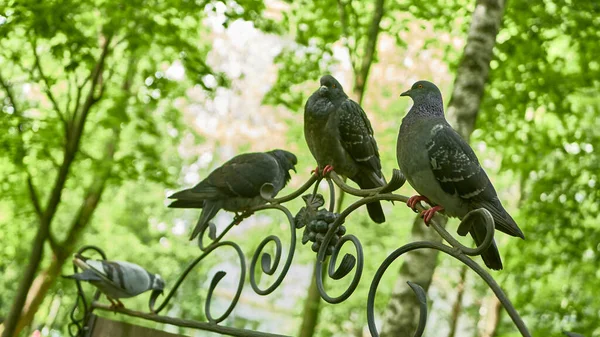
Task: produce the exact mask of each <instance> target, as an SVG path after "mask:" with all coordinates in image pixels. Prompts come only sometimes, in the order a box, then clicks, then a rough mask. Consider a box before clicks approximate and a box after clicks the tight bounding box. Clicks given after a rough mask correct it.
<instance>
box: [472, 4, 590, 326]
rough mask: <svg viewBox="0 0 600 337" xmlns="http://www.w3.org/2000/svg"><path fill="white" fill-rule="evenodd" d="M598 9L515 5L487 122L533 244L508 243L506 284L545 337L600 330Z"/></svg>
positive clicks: (495, 69) (486, 105) (485, 129)
mask: <svg viewBox="0 0 600 337" xmlns="http://www.w3.org/2000/svg"><path fill="white" fill-rule="evenodd" d="M599 12H600V8H599V7H598V3H597V2H594V1H581V2H578V3H577V6H571V5H570V3H569V2H567V1H551V2H549V3H547V4H535V5H532V4H531V3H530V2H527V1H514V2H513V1H510V2H508V6H507V9H506V19H505V22H504V26H505V27H506V29H505V30H504V31H503V32H502V33H501V36H500V38H499V40H500V42H499V43H498V45H497V47H496V48H497V49H496V52H495V60H494V61H493V64H492V71H491V73H490V79H491V81H490V87H489V92H490V95H488V96H486V98H485V100H484V102H483V111H488V112H489V113H485V114H482V115H481V118H480V120H479V123H480V124H479V125H480V126H481V130H482V133H483V134H485V135H486V136H485V141H486V144H487V145H488V146H489V147H490V148H491V149H493V150H494V151H496V152H497V153H498V154H499V155H500V156H501V159H502V167H503V168H506V169H510V170H512V171H514V172H515V177H516V179H515V180H517V181H518V182H519V183H518V191H519V192H518V194H519V195H520V198H519V199H520V200H519V202H518V205H519V209H520V212H519V220H518V221H519V224H523V227H522V228H523V231H524V233H525V235H526V240H525V241H523V242H520V241H517V242H515V244H514V245H511V246H510V247H508V248H509V250H508V251H507V252H506V253H505V254H506V255H507V258H506V261H507V265H506V268H507V269H510V270H511V273H510V274H508V275H507V276H506V280H505V281H504V282H503V285H504V287H505V288H509V289H513V291H515V292H516V296H515V297H516V298H515V299H514V304H515V305H516V306H517V307H518V308H520V309H521V313H522V315H523V316H524V319H526V320H529V321H530V322H532V323H530V325H531V326H534V327H535V330H536V332H535V333H536V334H539V335H557V334H558V333H559V331H560V330H567V331H575V332H578V333H581V334H583V335H586V336H587V335H593V334H594V333H597V332H596V331H597V327H598V324H597V315H595V314H592V312H594V311H597V310H598V308H599V307H600V302H598V301H597V300H596V298H597V297H596V296H594V293H595V291H596V290H595V289H597V287H598V278H597V275H596V273H597V271H596V268H595V267H594V266H595V265H597V262H598V256H599V254H598V247H597V243H598V241H599V239H600V238H599V236H598V231H597V225H592V224H593V223H594V224H595V223H597V219H598V216H599V210H598V207H597V204H598V200H600V195H599V194H598V188H597V181H598V174H597V172H598V163H599V158H598V151H596V148H595V144H598V142H599V139H598V137H599V134H598V132H597V128H598V127H599V124H598V121H599V119H598V115H599V113H600V103H599V101H598V98H597V95H596V94H595V93H596V92H597V91H598V83H597V80H595V79H597V78H598V76H599V75H600V69H599V67H598V66H597V56H596V55H597V53H598V51H599V50H598V45H597V43H595V42H594V41H595V40H596V36H595V35H596V34H597V32H596V29H595V25H597V24H598V22H599V21H598V20H599V19H598V14H599ZM557 13H561V16H560V18H558V17H557V16H556V15H557ZM523 46H526V48H524V47H523ZM500 126H501V128H502V129H501V130H502V132H500V133H497V132H495V131H496V130H497V129H498V128H499V127H500ZM507 327H508V325H507V324H506V322H505V321H502V320H501V321H500V324H499V325H498V328H497V330H496V334H497V335H499V336H503V335H507V334H508V331H507Z"/></svg>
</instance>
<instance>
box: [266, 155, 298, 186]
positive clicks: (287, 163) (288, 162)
mask: <svg viewBox="0 0 600 337" xmlns="http://www.w3.org/2000/svg"><path fill="white" fill-rule="evenodd" d="M270 153H271V155H272V156H273V157H275V159H276V160H277V163H279V166H281V168H283V169H284V170H285V178H286V182H287V181H288V180H290V179H291V178H292V176H291V175H290V173H289V170H294V172H296V164H298V158H296V156H295V155H294V154H293V153H291V152H289V151H285V150H279V149H277V150H273V151H270Z"/></svg>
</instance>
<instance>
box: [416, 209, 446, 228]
mask: <svg viewBox="0 0 600 337" xmlns="http://www.w3.org/2000/svg"><path fill="white" fill-rule="evenodd" d="M443 210H444V207H442V206H433V207H431V208H430V209H428V210H426V211H423V212H422V213H421V217H423V221H424V222H425V224H426V225H427V226H429V221H431V219H432V218H433V216H434V215H435V213H436V212H438V211H443Z"/></svg>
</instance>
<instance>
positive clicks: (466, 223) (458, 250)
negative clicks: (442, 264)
mask: <svg viewBox="0 0 600 337" xmlns="http://www.w3.org/2000/svg"><path fill="white" fill-rule="evenodd" d="M474 217H481V218H482V219H483V225H484V226H485V227H486V231H487V233H486V237H485V240H484V241H483V243H482V244H481V245H479V246H477V247H476V248H469V247H465V246H464V245H462V244H461V243H460V242H458V241H457V240H456V239H454V238H452V236H451V235H450V233H448V232H447V231H446V230H445V229H444V228H443V227H441V226H440V225H439V224H437V223H436V222H435V221H432V223H431V224H432V227H433V228H434V229H435V231H437V232H438V233H439V234H440V236H442V237H443V238H444V239H445V240H446V241H448V242H449V243H450V246H448V245H445V244H442V243H439V242H431V241H418V242H411V243H408V244H406V245H404V246H402V247H400V248H398V249H396V250H395V251H394V252H393V253H391V254H390V255H388V257H387V258H386V259H385V260H384V261H383V263H382V264H381V265H380V266H379V269H377V272H376V273H375V276H374V277H373V281H372V282H371V287H370V289H369V295H368V298H367V322H368V325H369V331H370V333H371V336H373V337H378V336H379V332H378V331H377V327H376V325H375V314H374V306H375V294H376V293H377V287H378V286H379V282H380V281H381V278H382V277H383V274H384V273H385V272H386V270H387V269H388V267H389V266H390V265H391V264H392V263H393V262H394V261H395V260H396V259H398V258H399V257H400V256H402V255H403V254H405V253H407V252H410V251H413V250H417V249H423V248H428V249H435V250H438V251H441V252H443V253H446V254H448V255H450V256H452V257H454V258H455V259H457V260H459V261H460V262H462V263H464V264H465V265H467V266H468V267H469V268H471V270H473V271H475V272H476V273H477V274H478V275H479V276H480V277H481V278H482V279H483V280H484V281H485V282H486V283H487V284H488V286H489V287H490V288H491V289H492V291H493V292H494V294H495V295H496V297H498V300H499V301H500V303H502V305H503V306H504V308H505V309H506V311H507V312H508V314H509V316H510V318H511V319H512V321H513V323H514V324H515V325H516V326H517V329H519V332H521V334H522V335H523V336H525V337H530V336H531V335H530V333H529V331H528V330H527V327H526V326H525V323H524V322H523V320H522V319H521V317H520V316H519V314H518V313H517V311H516V310H515V308H514V306H513V305H512V303H511V302H510V300H509V299H508V297H506V295H505V294H504V292H503V291H502V288H500V286H499V285H498V283H496V281H495V280H494V279H493V278H492V276H491V275H490V274H489V273H488V272H487V271H486V270H485V269H484V268H483V267H481V266H480V265H479V264H477V263H476V262H475V261H473V260H472V259H470V258H469V257H468V256H467V255H478V254H480V253H481V252H483V251H484V250H486V249H487V248H488V247H489V246H490V245H491V244H492V242H493V239H494V219H493V218H492V216H491V214H490V213H489V211H487V210H486V209H483V208H480V209H476V210H473V211H471V212H469V213H468V214H467V216H465V217H464V218H463V220H462V221H461V224H460V225H459V234H460V235H466V233H468V231H469V229H470V228H471V226H472V225H473V224H474V221H473V218H474ZM448 239H449V240H448ZM413 290H415V288H413ZM417 294H418V293H417ZM418 296H419V295H418ZM423 314H424V311H423V310H422V309H421V317H420V322H419V328H418V329H417V331H416V332H415V335H414V336H417V337H420V336H422V334H423V331H424V324H422V322H424V321H426V320H427V318H426V316H424V315H423Z"/></svg>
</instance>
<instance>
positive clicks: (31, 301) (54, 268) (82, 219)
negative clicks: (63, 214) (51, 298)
mask: <svg viewBox="0 0 600 337" xmlns="http://www.w3.org/2000/svg"><path fill="white" fill-rule="evenodd" d="M136 70H137V69H136V64H135V59H134V58H133V57H132V58H131V59H130V61H129V64H128V72H127V76H126V78H125V81H124V82H123V85H122V87H121V89H122V90H123V92H124V96H123V99H122V102H121V106H122V108H123V109H126V108H127V101H128V99H129V96H130V95H131V92H130V89H131V83H132V81H133V76H134V75H135V73H136ZM120 134H121V131H120V130H117V129H114V130H113V137H111V138H110V139H109V140H108V141H107V143H106V146H105V148H106V150H105V154H104V156H103V159H102V161H101V162H100V165H101V167H102V168H101V169H100V170H99V173H98V174H97V176H96V177H95V178H94V179H93V183H92V184H91V186H90V187H89V188H88V190H87V192H86V195H85V197H84V199H83V201H82V203H81V205H80V207H79V210H78V212H77V214H76V215H75V217H74V219H73V222H72V223H71V225H70V227H69V231H68V233H67V235H66V238H65V240H64V241H63V242H62V243H60V244H57V243H55V244H57V249H56V251H54V252H53V254H52V260H51V262H50V265H49V266H48V267H47V268H46V269H45V270H44V271H42V272H41V273H40V274H39V275H38V276H37V277H36V278H35V280H34V281H33V284H32V286H31V288H30V289H29V292H28V294H27V300H26V302H25V306H24V307H23V312H22V314H21V318H20V319H19V323H18V325H17V329H16V334H18V333H19V332H20V331H21V330H22V329H23V328H24V327H26V326H28V325H29V324H31V322H32V321H33V318H34V316H35V313H36V312H37V311H38V309H39V307H40V306H41V305H42V302H43V301H44V298H45V297H46V294H47V293H48V291H49V290H50V288H51V287H52V285H53V284H54V282H55V281H56V279H57V278H58V277H59V276H60V273H61V270H62V267H63V265H64V264H65V262H67V259H69V258H70V257H71V255H73V253H74V252H75V250H76V248H77V247H76V244H77V242H79V238H80V237H81V235H82V234H83V230H84V229H85V227H86V226H87V225H88V223H89V222H90V220H91V218H92V215H93V214H94V211H95V210H96V208H97V207H98V204H99V203H100V200H101V198H102V193H103V192H104V188H105V187H106V181H107V179H108V178H109V177H110V176H111V172H112V170H111V168H112V165H111V164H110V163H112V161H113V159H114V155H115V152H116V147H117V144H118V143H119V140H120Z"/></svg>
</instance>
